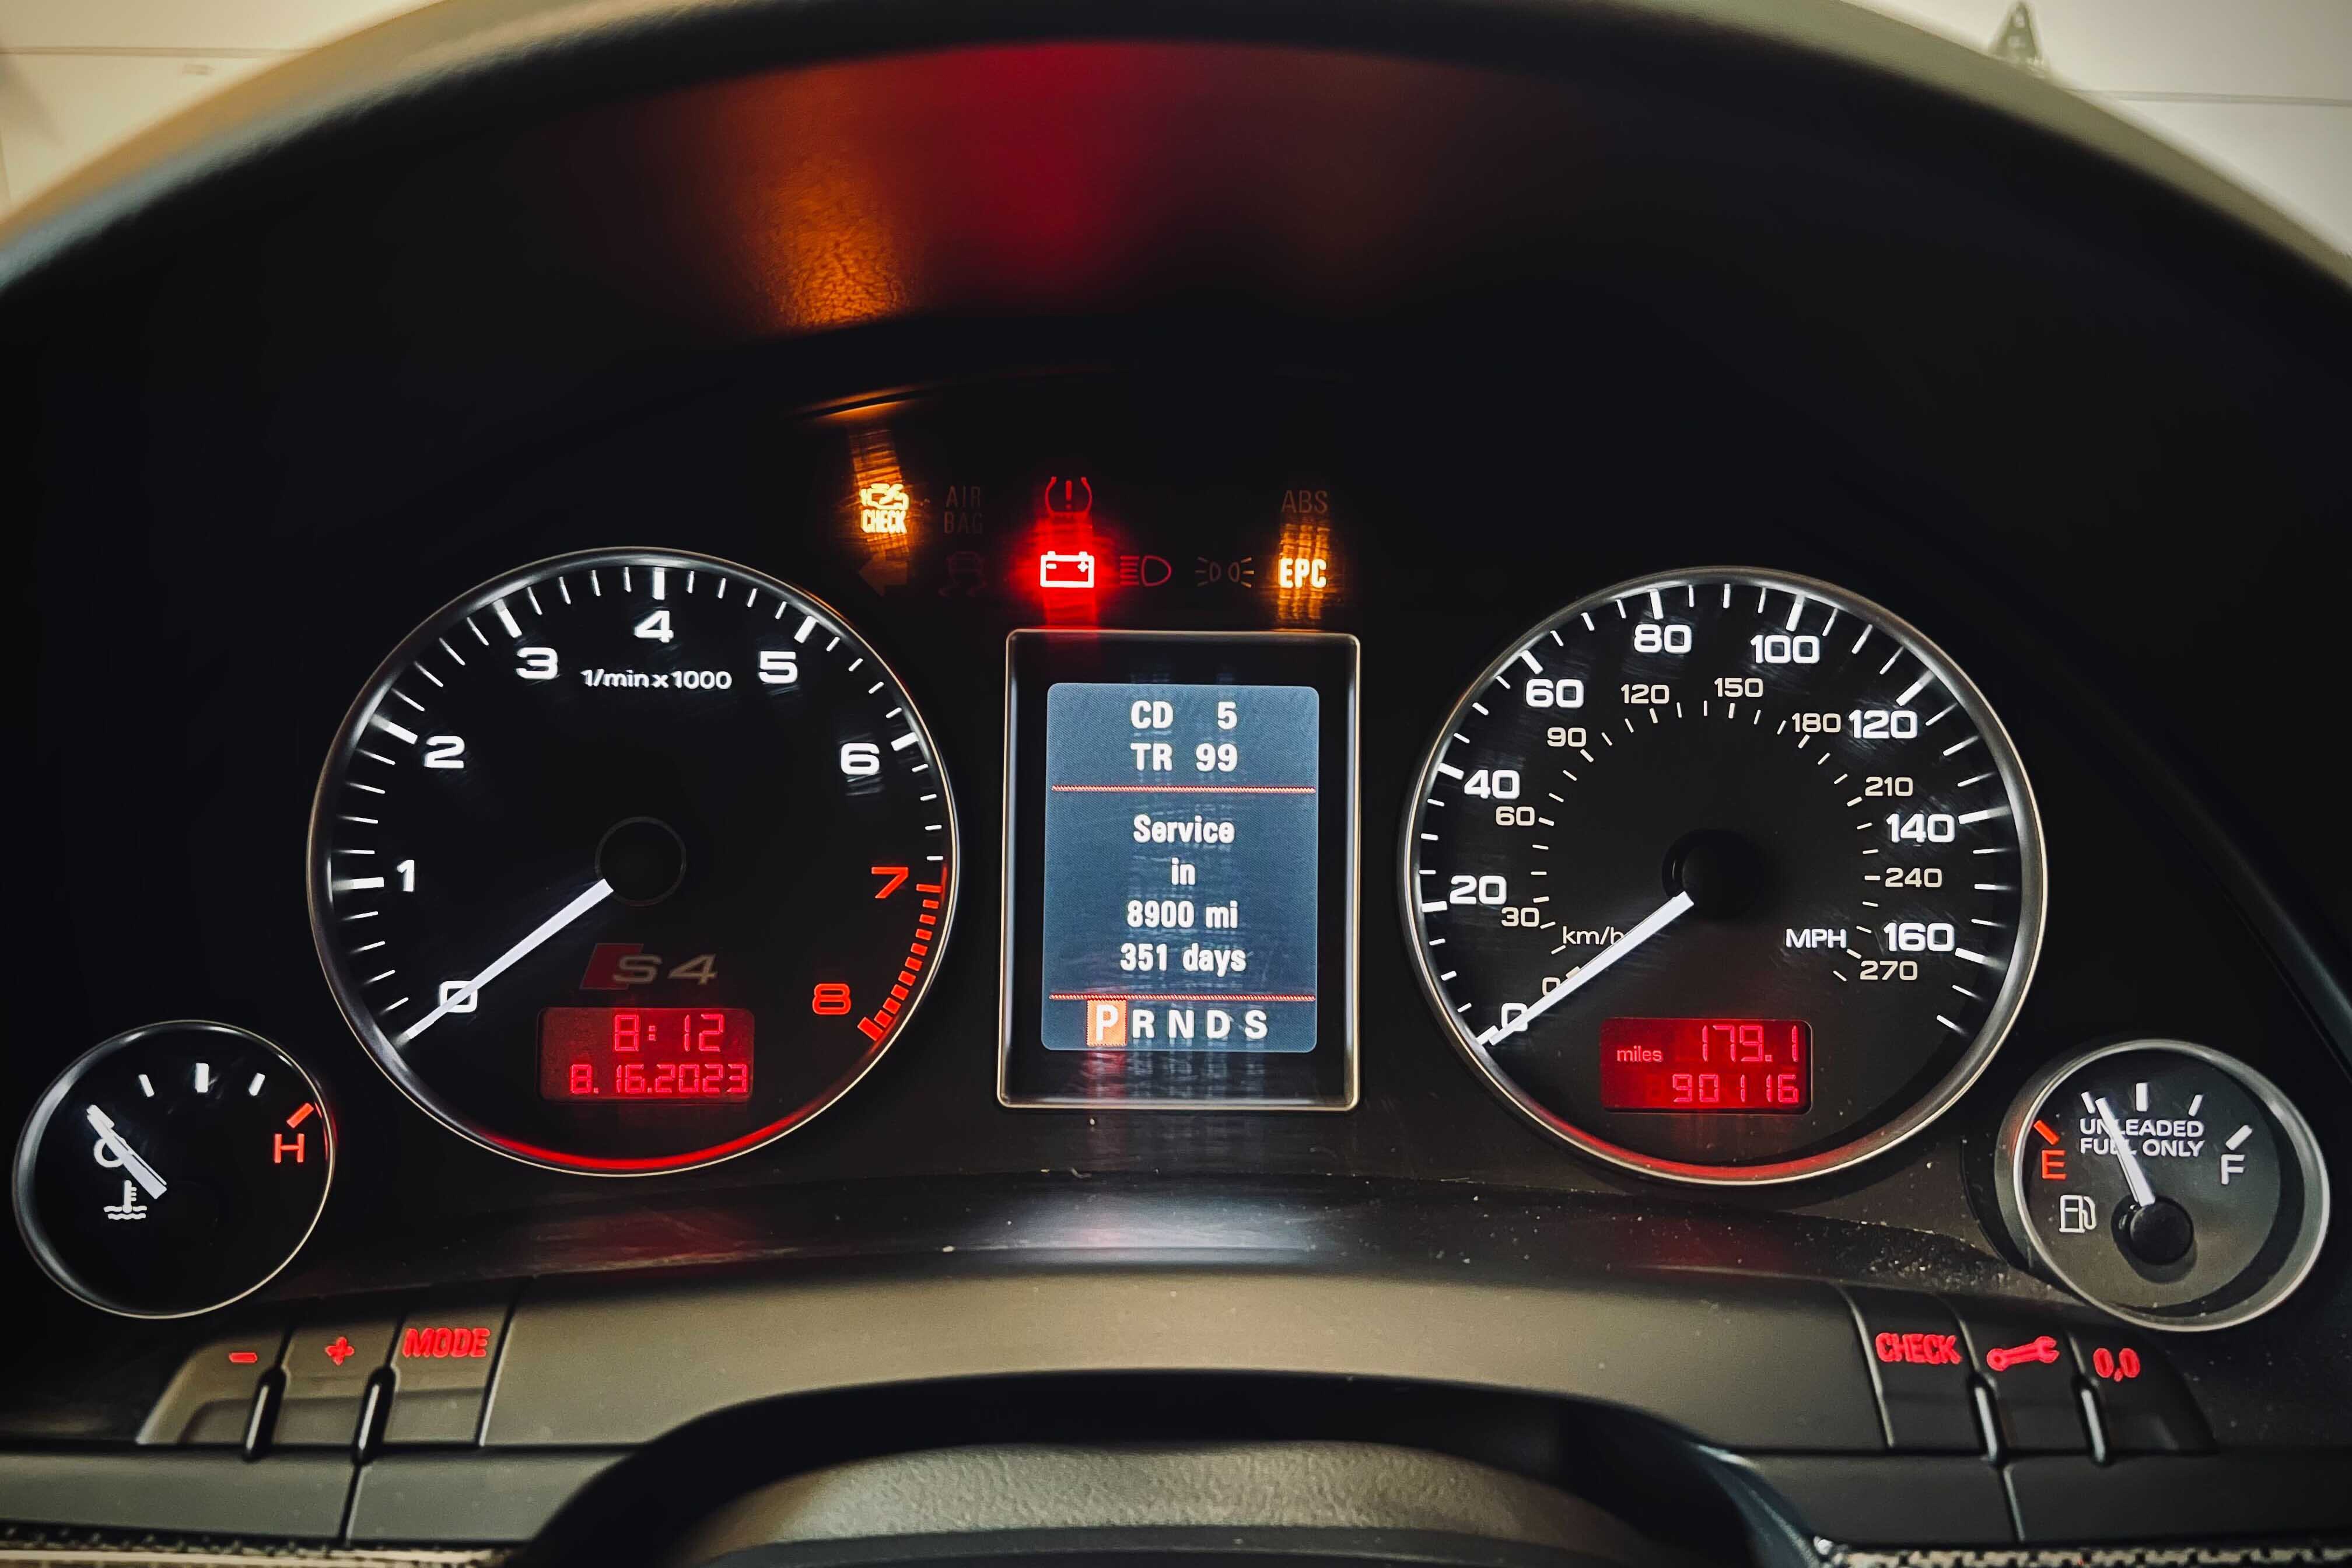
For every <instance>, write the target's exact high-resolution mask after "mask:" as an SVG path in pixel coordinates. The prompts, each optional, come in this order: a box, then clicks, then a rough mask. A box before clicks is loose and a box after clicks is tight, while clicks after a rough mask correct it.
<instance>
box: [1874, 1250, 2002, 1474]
mask: <svg viewBox="0 0 2352 1568" xmlns="http://www.w3.org/2000/svg"><path fill="white" fill-rule="evenodd" d="M1846 1295H1847V1297H1848V1299H1849V1300H1852V1301H1853V1310H1854V1318H1855V1321H1856V1322H1857V1323H1858V1324H1859V1325H1860V1327H1861V1330H1862V1347H1863V1357H1864V1360H1865V1361H1866V1362H1867V1363H1869V1365H1870V1374H1871V1380H1872V1383H1873V1384H1874V1386H1875V1387H1876V1389H1877V1391H1878V1407H1879V1412H1880V1414H1881V1415H1883V1416H1884V1417H1885V1424H1886V1436H1887V1441H1888V1443H1889V1444H1890V1445H1891V1446H1892V1447H1895V1448H1897V1449H1900V1450H1902V1451H1904V1452H1906V1453H1920V1454H1981V1453H1982V1452H1984V1447H1985V1443H1984V1434H1983V1433H1982V1431H1981V1430H1979V1426H1978V1424H1977V1415H1976V1406H1975V1403H1974V1400H1973V1398H1972V1396H1971V1395H1970V1394H1969V1355H1968V1348H1967V1345H1966V1344H1965V1342H1963V1341H1962V1339H1961V1337H1960V1326H1959V1324H1958V1322H1956V1321H1953V1318H1952V1314H1951V1312H1950V1311H1949V1310H1947V1309H1946V1308H1945V1306H1944V1304H1943V1303H1942V1302H1940V1301H1938V1300H1935V1299H1934V1298H1933V1297H1931V1296H1914V1295H1911V1294H1909V1293H1908V1292H1906V1291H1901V1290H1884V1289H1875V1288H1874V1287H1869V1286H1855V1287H1853V1288H1852V1289H1849V1290H1847V1292H1846Z"/></svg>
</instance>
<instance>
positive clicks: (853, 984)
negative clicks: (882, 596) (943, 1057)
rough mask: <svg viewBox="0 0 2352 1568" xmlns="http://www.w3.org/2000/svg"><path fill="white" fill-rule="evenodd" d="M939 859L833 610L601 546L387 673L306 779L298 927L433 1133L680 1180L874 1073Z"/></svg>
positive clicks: (904, 699)
mask: <svg viewBox="0 0 2352 1568" xmlns="http://www.w3.org/2000/svg"><path fill="white" fill-rule="evenodd" d="M955 853H956V829H955V815H954V810H953V806H952V803H951V801H950V796H949V793H948V784H947V780H946V779H945V778H944V777H942V776H941V774H940V767H939V761H938V756H937V753H936V752H935V751H934V749H933V747H932V744H931V740H930V735H929V731H927V730H926V729H925V728H924V726H923V722H922V720H921V719H920V718H919V716H918V715H917V713H916V711H915V707H914V704H913V702H912V701H911V700H909V699H908V696H907V693H906V690H905V689H904V688H902V687H901V686H900V685H899V684H898V679H897V678H896V677H895V676H893V675H892V674H891V672H890V671H889V669H888V668H886V667H885V666H884V665H883V663H882V660H881V659H880V658H878V657H877V655H876V654H875V652H874V650H873V649H872V648H870V647H867V646H866V643H865V642H864V640H863V639H861V638H860V637H858V636H857V635H856V633H855V632H853V631H851V630H850V629H849V627H848V626H846V625H845V624H844V623H843V622H842V621H841V620H840V618H839V617H838V616H835V614H834V613H833V612H832V611H831V610H830V609H828V608H826V607H825V606H824V605H822V604H820V603H818V602H817V601H816V600H814V599H813V598H811V597H810V596H809V595H805V594H803V593H802V592H800V591H799V590H798V589H795V588H791V587H787V586H786V585H785V584H782V583H779V582H776V581H775V580H774V579H772V578H770V577H765V576H762V575H761V574H758V573H755V572H751V571H747V570H746V569H744V568H742V567H740V566H734V565H730V564H728V563H724V562H719V561H713V560H709V559H707V558H704V557H699V556H689V555H681V554H673V553H654V552H642V551H614V552H595V553H590V554H584V555H574V556H568V557H565V558H562V559H561V560H556V561H550V562H544V563H541V564H539V565H536V566H531V567H528V568H525V569H524V570H522V571H520V572H518V573H516V574H512V575H511V576H509V577H505V578H501V579H499V580H498V581H496V582H494V583H491V584H487V585H485V586H484V587H482V588H479V589H478V590H476V591H475V592H473V593H471V594H468V595H466V596H465V597H464V598H462V599H460V600H458V601H457V603H456V604H454V605H450V606H449V607H448V608H446V609H445V610H444V611H442V612H441V613H440V614H439V615H437V616H435V617H434V618H433V619H432V620H431V621H429V622H427V623H426V624H425V626H424V627H422V628H421V629H419V630H418V631H417V632H416V633H415V635H413V636H412V637H409V639H408V640H407V641H406V642H405V643H404V644H402V645H401V647H399V649H398V650H397V651H395V652H394V654H393V656H392V658H389V659H388V660H386V661H385V663H384V665H383V668H381V669H379V670H378V671H377V672H376V676H375V679H373V681H371V682H370V683H369V685H368V688H367V689H366V690H365V691H363V692H362V694H361V696H360V700H359V701H358V702H357V703H356V704H355V705H354V706H353V708H352V713H351V716H350V718H349V719H347V720H346V721H345V722H344V726H343V731H342V733H341V735H340V736H339V737H338V738H337V741H336V743H335V749H334V752H333V754H332V755H331V757H330V758H329V760H328V763H327V768H326V773H325V775H324V777H323V778H322V779H321V780H320V786H319V798H318V804H317V805H316V807H315V808H314V811H313V815H312V820H311V868H310V877H311V882H310V887H311V914H312V924H313V927H314V930H315V933H316V936H317V939H318V945H319V952H320V957H321V958H322V960H323V961H324V963H325V964H326V967H327V973H328V975H329V977H330V979H331V981H332V983H333V985H334V989H335V994H336V997H337V999H338V1000H339V1001H340V1002H341V1004H342V1006H343V1011H344V1013H345V1015H346V1016H348V1017H349V1018H350V1019H351V1021H352V1026H353V1027H354V1028H355V1029H356V1030H358V1032H359V1035H360V1037H361V1038H362V1040H364V1041H365V1042H366V1043H367V1045H368V1047H369V1048H370V1049H371V1050H372V1051H373V1052H374V1054H375V1056H376V1058H377V1060H378V1061H380V1062H381V1063H382V1064H383V1067H384V1068H385V1070H386V1071H387V1072H389V1073H390V1074H391V1075H392V1077H393V1079H394V1081H395V1082H396V1083H398V1084H399V1085H400V1086H401V1087H402V1088H403V1089H405V1090H407V1091H408V1093H409V1094H410V1095H411V1096H412V1097H413V1098H414V1099H415V1100H416V1101H417V1102H418V1103H419V1104H420V1105H423V1106H424V1107H425V1109H426V1110H430V1111H431V1112H433V1114H435V1115H436V1116H438V1117H439V1118H441V1120H442V1121H446V1122H447V1123H448V1124H449V1125H450V1126H451V1127H454V1128H456V1129H457V1131H460V1132H463V1133H464V1134H466V1135H467V1137H470V1138H473V1139H476V1140H478V1142H483V1143H485V1144H488V1145H489V1146H490V1147H492V1148H495V1149H498V1150H500V1151H502V1152H507V1153H509V1154H512V1155H514V1156H516V1157H518V1158H520V1159H524V1160H529V1161H532V1162H534V1163H541V1164H547V1165H552V1166H558V1167H562V1168H565V1169H572V1170H582V1171H590V1172H598V1173H623V1174H625V1173H640V1172H647V1171H656V1170H671V1169H677V1168H679V1167H682V1166H688V1165H695V1164H702V1163H709V1162H710V1161H714V1160H719V1159H723V1158H726V1157H728V1156H730V1155H732V1154H737V1153H740V1152H743V1151H744V1150H747V1149H751V1148H753V1147H756V1146H757V1145H759V1144H760V1143H762V1142H766V1141H767V1140H769V1139H771V1138H774V1137H777V1136H779V1135H781V1134H782V1133H783V1132H786V1131H790V1130H791V1129H793V1127H795V1126H797V1125H799V1124H800V1123H801V1122H803V1121H806V1120H807V1119H808V1118H809V1117H811V1116H813V1115H814V1114H815V1113H816V1112H817V1111H819V1110H823V1109H824V1107H825V1106H827V1105H829V1104H831V1103H832V1102H833V1101H834V1100H835V1099H837V1098H838V1097H839V1096H840V1095H842V1094H843V1093H845V1091H846V1090H847V1089H849V1088H850V1086H851V1085H853V1084H855V1083H856V1081H857V1079H859V1078H860V1077H862V1076H863V1075H864V1074H865V1073H866V1070H867V1069H868V1068H871V1067H872V1066H873V1064H874V1062H875V1061H876V1060H877V1058H879V1057H880V1055H881V1053H882V1052H883V1050H884V1049H885V1048H886V1047H887V1046H889V1045H890V1044H891V1042H892V1041H894V1040H895V1039H896V1038H897V1037H898V1034H899V1032H900V1031H901V1030H903V1029H904V1028H905V1027H906V1026H907V1020H908V1017H909V1016H911V1015H912V1013H913V1012H914V1010H915V1007H916V1005H917V1004H918V1003H919V1002H920V1001H921V999H922V995H923V993H924V991H925V989H926V988H927V987H928V985H929V981H930V977H931V974H932V972H933V970H934V968H935V967H936V965H937V963H938V961H939V957H940V947H941V944H942V943H943V942H945V940H946V935H947V930H948V924H949V917H950V911H951V908H952V898H951V889H952V887H953V882H952V880H951V877H952V870H953V867H954V864H955Z"/></svg>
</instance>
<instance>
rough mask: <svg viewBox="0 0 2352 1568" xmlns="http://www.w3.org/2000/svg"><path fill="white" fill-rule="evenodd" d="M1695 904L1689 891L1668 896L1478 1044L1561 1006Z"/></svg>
mask: <svg viewBox="0 0 2352 1568" xmlns="http://www.w3.org/2000/svg"><path fill="white" fill-rule="evenodd" d="M1691 903H1692V900H1691V896H1690V894H1688V893H1687V892H1683V893H1676V894H1675V896H1674V897H1673V898H1671V899H1668V900H1666V901H1665V902H1664V903H1663V904H1660V905H1659V906H1658V907H1657V908H1656V909H1655V910H1652V911H1651V912H1650V915H1649V917H1648V918H1647V919H1645V920H1643V921H1642V923H1641V924H1639V925H1637V926H1635V927H1634V928H1633V930H1632V931H1627V932H1626V933H1625V934H1624V935H1623V936H1621V937H1619V938H1618V939H1617V940H1616V941H1615V942H1611V943H1610V944H1609V945H1608V946H1607V947H1605V948H1602V949H1601V952H1600V953H1599V954H1598V955H1597V956H1596V957H1594V959H1593V960H1592V962H1591V963H1587V964H1585V965H1584V966H1583V967H1582V968H1580V969H1579V970H1578V971H1577V972H1576V973H1573V974H1571V975H1570V976H1569V977H1568V978H1567V979H1565V980H1563V981H1561V982H1560V983H1559V984H1558V985H1556V986H1554V987H1553V988H1552V989H1551V990H1549V991H1548V992H1546V993H1544V995H1543V998H1542V1000H1540V1001H1538V1002H1534V1003H1531V1004H1529V1005H1528V1010H1527V1011H1526V1012H1524V1013H1522V1014H1520V1015H1519V1016H1517V1018H1514V1019H1512V1020H1511V1022H1510V1023H1508V1024H1497V1025H1496V1026H1494V1027H1493V1028H1491V1029H1489V1030H1487V1031H1486V1033H1485V1034H1483V1035H1481V1036H1479V1037H1478V1044H1480V1045H1482V1046H1491V1045H1493V1044H1494V1043H1495V1042H1496V1040H1499V1039H1501V1038H1502V1037H1504V1036H1506V1035H1516V1034H1517V1033H1518V1032H1519V1031H1520V1030H1522V1029H1524V1028H1526V1027H1527V1026H1528V1025H1529V1024H1532V1023H1534V1022H1535V1021H1536V1020H1537V1019H1538V1018H1540V1017H1542V1016H1544V1014H1545V1013H1546V1012H1548V1011H1549V1010H1550V1009H1551V1008H1553V1007H1555V1006H1557V1005H1559V1004H1560V1003H1562V1002H1565V1001H1567V1000H1568V998H1569V997H1570V995H1572V994H1575V993H1576V992H1578V991H1580V990H1582V989H1583V988H1584V986H1585V985H1586V984H1589V983H1590V982H1591V981H1592V980H1593V979H1594V978H1595V977H1597V976H1598V975H1599V974H1600V973H1601V971H1602V970H1604V969H1607V968H1608V967H1609V966H1610V965H1611V964H1612V963H1616V962H1617V961H1618V960H1619V959H1621V958H1622V957H1624V956H1625V955H1626V954H1627V953H1629V952H1633V950H1634V949H1635V948H1637V947H1639V946H1641V945H1642V944H1643V942H1647V941H1649V940H1650V939H1651V938H1652V937H1654V936H1655V935H1657V934H1658V933H1659V932H1660V931H1664V930H1665V929H1666V928H1667V927H1668V926H1670V925H1672V924H1674V923H1675V921H1677V920H1680V919H1681V918H1682V917H1683V916H1684V915H1685V914H1686V913H1688V912H1689V911H1690V908H1691Z"/></svg>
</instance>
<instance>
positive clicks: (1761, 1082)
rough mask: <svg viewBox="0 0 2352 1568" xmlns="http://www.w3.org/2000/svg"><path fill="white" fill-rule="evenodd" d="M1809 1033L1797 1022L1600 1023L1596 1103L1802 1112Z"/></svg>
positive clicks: (1809, 1064)
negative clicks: (1599, 1098) (1598, 1081)
mask: <svg viewBox="0 0 2352 1568" xmlns="http://www.w3.org/2000/svg"><path fill="white" fill-rule="evenodd" d="M1811 1038H1812V1030H1811V1027H1810V1026H1807V1025H1806V1024H1805V1023H1804V1022H1803V1021H1802V1020H1801V1019H1797V1018H1608V1019H1604V1020H1602V1022H1601V1105H1602V1106H1604V1107H1605V1108H1607V1109H1608V1110H1729V1111H1759V1110H1804V1109H1805V1108H1806V1107H1808V1106H1810V1105H1811V1104H1812V1102H1813V1093H1812V1084H1813V1052H1812V1046H1811Z"/></svg>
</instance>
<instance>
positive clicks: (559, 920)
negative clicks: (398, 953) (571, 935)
mask: <svg viewBox="0 0 2352 1568" xmlns="http://www.w3.org/2000/svg"><path fill="white" fill-rule="evenodd" d="M612 896H613V884H612V883H610V882H608V881H606V880H604V879H603V878H602V877H599V878H597V879H596V885H595V886H594V887H593V888H591V889H588V890H587V891H586V892H584V893H582V894H581V895H580V896H579V897H578V898H575V899H573V900H572V901H571V902H570V903H568V904H566V905H564V906H563V907H562V909H560V910H556V911H555V912H554V913H553V914H551V915H550V916H548V917H547V919H545V920H543V921H541V922H540V923H539V925H538V926H537V927H536V928H535V929H534V930H533V931H531V933H530V935H529V936H527V937H524V938H523V939H522V940H521V941H520V942H517V943H515V944H514V945H513V946H512V947H510V948H509V949H507V950H506V951H505V952H502V953H500V954H499V955H498V957H497V958H495V959H493V960H491V962H490V966H489V967H488V969H485V970H483V971H482V972H481V973H479V974H477V975H475V976H474V977H473V978H472V979H471V980H468V981H467V982H466V984H464V985H463V986H462V987H461V988H459V989H458V990H457V992H456V993H455V994H452V995H450V996H448V997H446V998H445V999H444V1000H443V1001H442V1003H441V1005H439V1006H437V1007H436V1008H434V1009H433V1011H431V1012H430V1013H427V1014H425V1016H423V1017H422V1018H419V1019H417V1020H416V1022H415V1023H414V1024H411V1025H410V1026H408V1027H407V1028H405V1029H404V1030H402V1031H401V1032H400V1033H399V1034H397V1035H394V1037H392V1043H393V1044H394V1045H395V1046H404V1045H406V1044H408V1042H409V1041H411V1040H413V1039H415V1037H417V1036H419V1035H421V1034H423V1033H424V1032H425V1030H427V1029H429V1028H431V1027H432V1026H434V1025H436V1024H437V1023H439V1022H440V1021H441V1018H442V1015H444V1014H446V1013H450V1012H454V1011H456V1010H457V1002H458V1000H459V998H461V997H472V996H474V995H475V994H478V992H480V990H481V989H482V987H483V986H485V985H488V984H489V983H490V982H491V981H493V980H496V979H497V978H498V977H499V975H501V974H504V973H506V972H507V971H508V970H509V969H512V968H513V967H514V966H515V965H516V964H518V963H521V962H522V961H523V960H524V959H526V958H528V957H530V954H531V952H533V951H534V950H536V949H537V948H538V947H539V945H540V944H541V942H545V941H546V940H547V939H548V938H549V937H551V936H553V935H554V934H555V933H556V932H557V931H562V929H563V928H564V927H565V926H568V925H570V924H571V923H572V921H576V920H578V919H579V918H580V917H581V916H582V915H584V914H586V913H587V912H588V911H589V910H593V909H594V908H595V907H596V906H597V905H598V904H601V903H603V902H604V900H606V899H609V898H611V897H612Z"/></svg>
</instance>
